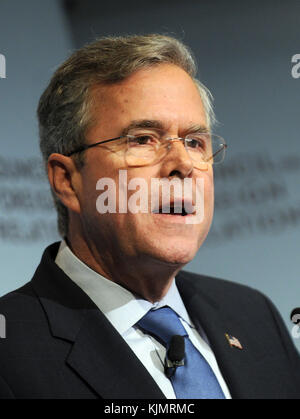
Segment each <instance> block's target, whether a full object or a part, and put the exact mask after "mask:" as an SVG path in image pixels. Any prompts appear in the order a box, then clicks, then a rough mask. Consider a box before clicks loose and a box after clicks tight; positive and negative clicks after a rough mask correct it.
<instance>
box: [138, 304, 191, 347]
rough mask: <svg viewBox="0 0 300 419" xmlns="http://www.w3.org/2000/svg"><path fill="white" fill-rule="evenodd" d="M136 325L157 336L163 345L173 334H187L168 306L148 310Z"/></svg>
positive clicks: (167, 343)
mask: <svg viewBox="0 0 300 419" xmlns="http://www.w3.org/2000/svg"><path fill="white" fill-rule="evenodd" d="M137 325H138V326H139V327H140V328H141V329H143V330H144V331H145V332H147V333H149V334H150V335H154V336H156V337H158V338H159V340H160V341H162V342H163V344H164V345H165V346H168V345H169V343H170V340H171V338H172V336H174V335H180V336H187V333H186V330H185V328H184V327H183V325H182V324H181V321H180V319H179V317H178V315H177V314H176V313H175V311H173V310H172V309H171V308H170V307H162V308H159V309H157V310H150V311H148V313H147V314H146V315H145V316H144V317H143V318H142V319H141V320H140V321H139V322H138V323H137Z"/></svg>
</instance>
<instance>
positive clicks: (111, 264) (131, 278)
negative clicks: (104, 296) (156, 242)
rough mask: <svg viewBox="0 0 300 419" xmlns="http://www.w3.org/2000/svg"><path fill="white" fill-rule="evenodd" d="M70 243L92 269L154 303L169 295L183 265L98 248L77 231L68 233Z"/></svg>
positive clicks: (72, 248)
mask: <svg viewBox="0 0 300 419" xmlns="http://www.w3.org/2000/svg"><path fill="white" fill-rule="evenodd" d="M67 244H68V246H69V247H70V249H71V250H72V252H73V253H74V254H75V255H76V256H77V257H78V259H80V260H81V261H82V262H83V263H85V264H86V265H87V266H89V268H91V269H93V270H94V271H95V272H97V273H99V274H100V275H102V276H104V277H105V278H107V279H109V280H111V281H113V282H115V283H117V284H119V285H121V286H122V287H124V288H126V289H128V290H129V291H131V292H132V293H133V294H135V295H137V296H139V297H142V298H143V299H145V300H148V301H150V302H152V303H154V302H157V301H159V300H161V299H162V298H163V297H164V296H165V295H166V294H167V292H168V290H169V288H170V286H171V284H172V281H173V279H174V277H175V275H176V274H177V273H178V272H179V270H180V269H181V268H182V266H183V265H178V264H171V263H167V262H164V261H161V260H157V259H154V258H152V257H150V256H149V255H136V256H128V255H127V256H124V255H123V253H122V252H121V251H119V252H112V251H110V252H109V251H105V249H98V248H96V247H95V246H94V244H93V243H90V242H87V241H85V240H83V239H82V237H78V236H76V235H75V234H69V235H68V238H67Z"/></svg>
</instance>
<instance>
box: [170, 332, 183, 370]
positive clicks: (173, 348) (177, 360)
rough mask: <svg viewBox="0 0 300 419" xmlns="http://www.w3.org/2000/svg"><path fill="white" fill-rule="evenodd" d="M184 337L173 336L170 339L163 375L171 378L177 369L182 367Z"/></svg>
mask: <svg viewBox="0 0 300 419" xmlns="http://www.w3.org/2000/svg"><path fill="white" fill-rule="evenodd" d="M184 349H185V344H184V337H183V336H180V335H174V336H172V338H171V342H170V346H169V349H168V351H167V353H166V358H165V375H166V376H167V377H168V378H171V377H172V376H173V375H174V373H175V371H176V368H177V367H181V366H183V365H184Z"/></svg>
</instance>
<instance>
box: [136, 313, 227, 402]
mask: <svg viewBox="0 0 300 419" xmlns="http://www.w3.org/2000/svg"><path fill="white" fill-rule="evenodd" d="M137 326H139V327H140V328H141V329H142V330H144V331H145V332H146V333H148V334H150V335H152V336H154V337H156V338H158V340H159V341H161V342H162V344H163V345H164V346H165V347H166V349H167V350H168V347H169V344H170V341H171V337H172V336H173V335H181V336H183V337H184V341H185V359H184V365H183V366H180V367H177V369H176V371H175V374H174V375H173V376H172V377H171V378H170V380H171V382H172V385H173V388H174V391H175V394H176V398H177V399H224V394H223V392H222V390H221V387H220V384H219V383H218V380H217V379H216V377H215V375H214V373H213V371H212V369H211V367H210V365H209V364H208V362H207V361H206V360H205V358H204V357H203V356H202V355H201V353H200V352H199V351H198V350H197V349H196V348H195V346H194V345H193V344H192V342H191V340H190V339H189V337H188V334H187V332H186V330H185V328H184V327H183V325H182V324H181V322H180V320H179V317H178V316H177V314H176V313H175V312H174V311H173V310H172V309H171V308H170V307H162V308H160V309H158V310H150V311H149V312H148V313H147V314H146V315H145V316H144V317H143V318H142V319H141V320H140V321H139V322H138V323H137Z"/></svg>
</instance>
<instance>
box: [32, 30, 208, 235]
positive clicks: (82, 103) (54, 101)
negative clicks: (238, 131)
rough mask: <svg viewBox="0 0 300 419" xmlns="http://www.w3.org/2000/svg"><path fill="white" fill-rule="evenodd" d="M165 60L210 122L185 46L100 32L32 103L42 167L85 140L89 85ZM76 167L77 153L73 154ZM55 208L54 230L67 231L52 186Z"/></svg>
mask: <svg viewBox="0 0 300 419" xmlns="http://www.w3.org/2000/svg"><path fill="white" fill-rule="evenodd" d="M162 63H169V64H174V65H177V66H178V67H180V68H182V69H183V70H185V71H186V72H187V73H188V74H189V75H190V76H191V77H192V79H193V80H194V82H195V83H196V85H197V87H198V89H199V93H200V96H201V99H202V102H203V105H204V108H205V111H206V117H207V122H208V124H209V126H212V124H213V123H214V122H215V116H214V112H213V107H212V95H211V93H210V92H209V90H208V89H207V88H206V87H205V86H204V85H203V84H202V83H201V82H200V81H199V80H197V79H196V72H197V69H196V64H195V60H194V59H193V56H192V53H191V51H190V50H189V48H188V47H187V46H185V45H184V44H183V43H182V42H180V41H178V40H177V39H175V38H173V37H170V36H165V35H158V34H152V35H143V36H140V35H131V36H124V37H121V36H120V37H119V36H118V37H104V38H100V39H97V40H96V41H94V42H92V43H90V44H88V45H86V46H84V47H83V48H81V49H79V50H78V51H75V52H74V53H73V54H72V55H71V56H70V57H69V58H68V59H67V60H66V61H65V62H64V63H63V64H62V65H61V66H60V67H59V68H58V69H57V70H56V72H55V73H54V75H53V77H52V79H51V81H50V83H49V85H48V87H47V88H46V90H45V91H44V93H43V94H42V96H41V98H40V101H39V106H38V111H37V112H38V120H39V135H40V149H41V152H42V155H43V160H44V163H45V165H46V167H47V162H48V158H49V156H50V155H51V154H52V153H60V154H65V155H66V154H68V153H71V152H72V151H73V150H74V149H76V148H78V147H81V146H82V145H83V144H84V143H85V133H86V132H87V129H88V128H89V127H90V126H91V125H92V124H93V118H92V112H91V105H92V98H91V94H90V92H91V88H92V87H94V86H95V85H97V84H108V83H115V82H118V81H121V80H124V79H126V78H127V77H128V76H130V75H131V74H132V73H134V72H135V71H137V70H139V69H142V68H145V67H150V66H154V65H157V64H162ZM74 160H75V164H76V165H77V167H78V168H79V169H80V168H81V167H83V165H84V156H83V153H79V154H78V155H75V156H74ZM52 195H53V198H54V203H55V206H56V209H57V214H58V231H59V233H60V235H61V236H62V237H65V236H67V234H68V223H69V218H68V209H67V208H66V207H65V206H64V205H63V204H62V202H61V201H60V200H59V199H58V197H57V196H56V194H55V193H54V192H53V191H52Z"/></svg>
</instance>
